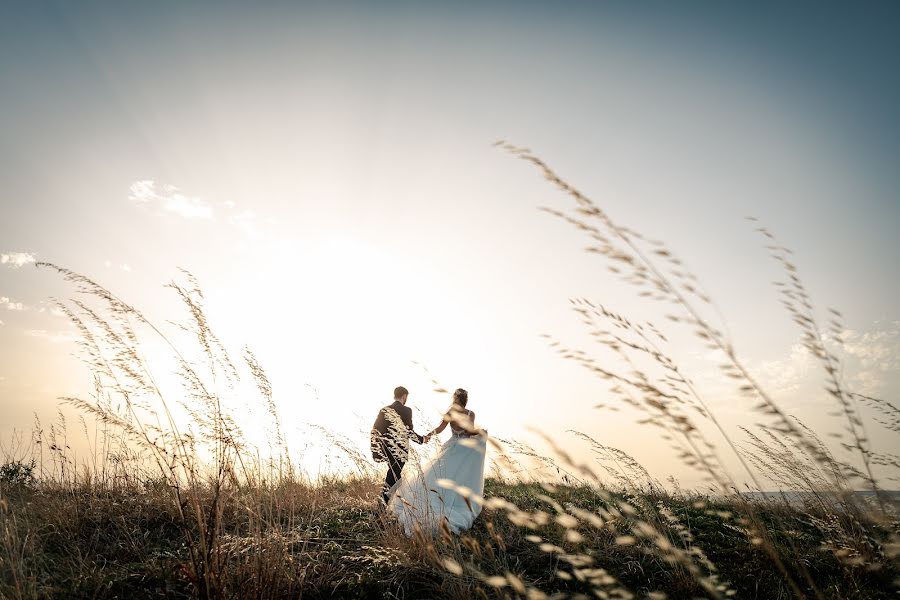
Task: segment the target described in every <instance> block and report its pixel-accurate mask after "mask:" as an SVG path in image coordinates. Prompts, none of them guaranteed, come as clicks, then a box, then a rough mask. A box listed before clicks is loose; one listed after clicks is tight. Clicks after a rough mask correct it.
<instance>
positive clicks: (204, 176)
mask: <svg viewBox="0 0 900 600" xmlns="http://www.w3.org/2000/svg"><path fill="white" fill-rule="evenodd" d="M898 12H900V9H898V8H897V7H896V6H895V5H892V4H891V3H872V4H869V5H867V6H865V7H863V8H859V7H851V6H815V7H813V6H791V7H787V6H778V5H776V4H771V5H760V4H754V5H752V6H751V5H746V6H743V7H738V6H735V5H729V6H726V5H723V4H717V3H712V2H709V3H690V4H688V3H684V4H680V5H679V6H677V7H676V6H675V5H673V4H672V3H656V4H654V3H649V4H648V3H642V4H641V5H640V6H638V5H637V4H634V3H624V2H623V3H602V4H599V3H554V4H552V5H545V4H538V3H514V4H513V3H508V4H506V3H486V4H481V3H469V4H461V3H453V4H452V5H451V4H443V5H442V4H437V3H434V4H429V5H423V4H399V3H388V4H384V3H379V5H378V7H377V8H375V7H374V6H373V5H369V4H352V3H331V2H329V3H320V4H302V3H263V4H261V5H254V6H253V7H252V9H251V8H250V7H246V6H243V5H240V4H237V3H234V4H221V3H216V4H204V3H191V4H190V5H187V4H176V3H169V4H149V3H148V4H143V5H140V6H138V5H129V6H125V5H122V4H120V3H106V4H104V3H80V4H77V5H76V4H74V3H67V2H60V3H47V2H22V3H5V4H4V5H3V7H2V8H0V106H2V110H0V131H2V132H3V136H2V141H0V182H2V186H3V187H2V196H0V208H2V214H3V216H4V218H3V219H2V221H0V252H3V253H4V254H6V255H7V257H8V258H9V259H8V261H7V263H6V265H5V266H6V267H9V265H12V264H14V262H15V261H14V260H13V257H14V256H26V255H27V256H32V255H33V256H34V257H36V258H37V259H38V260H50V261H53V262H57V263H60V264H64V265H66V266H70V267H71V268H73V269H76V270H79V271H83V272H85V273H87V274H89V275H92V276H95V277H96V278H97V279H100V280H102V281H104V282H105V283H106V284H108V285H109V286H110V287H113V288H114V289H116V290H118V291H121V292H122V294H123V295H125V296H127V297H129V298H132V299H133V301H134V302H135V303H137V304H141V305H142V306H144V307H145V308H147V309H148V310H151V311H158V313H159V315H160V316H161V318H169V317H170V316H169V315H167V314H166V310H168V308H167V307H168V306H169V305H167V304H166V298H167V296H166V294H165V291H164V290H163V289H162V288H161V284H162V283H164V282H165V281H167V280H169V279H170V278H171V277H173V276H174V274H175V269H176V267H177V266H182V267H186V268H189V269H191V270H192V271H194V272H195V273H196V274H197V275H198V277H199V278H200V280H201V282H203V283H204V285H205V286H206V288H207V292H208V296H209V298H210V305H211V310H213V311H215V312H216V313H217V315H218V316H219V317H220V322H221V323H222V324H223V325H222V326H223V328H224V329H226V333H227V334H228V336H226V337H230V338H231V339H234V340H235V342H236V343H238V344H239V343H241V342H243V341H248V342H250V343H251V344H252V345H253V346H254V347H255V348H256V349H257V352H258V353H259V354H260V356H261V358H262V359H263V361H264V363H266V364H269V365H270V366H271V369H272V370H273V378H274V380H275V381H276V383H277V384H279V383H280V385H281V388H280V389H282V390H284V392H283V393H284V396H285V397H286V398H295V397H296V396H297V394H299V393H300V392H299V390H302V389H305V388H304V386H305V384H306V383H313V384H316V385H317V386H318V387H319V388H320V389H321V390H323V393H324V394H326V395H327V394H330V398H331V399H333V400H334V401H335V403H336V404H338V405H339V404H340V403H341V402H345V403H346V408H347V410H346V411H345V412H344V413H340V414H336V415H332V414H323V415H320V417H321V419H320V420H322V421H324V422H327V423H328V424H329V425H331V426H338V425H339V423H340V422H342V421H346V420H347V419H348V418H349V417H348V416H347V415H348V414H350V413H359V414H367V411H371V409H372V407H373V406H374V407H376V408H377V405H378V403H379V402H380V397H379V396H378V390H381V389H390V388H392V387H393V385H395V383H394V382H396V381H398V380H403V381H407V382H409V381H413V382H417V380H416V379H415V378H416V377H417V376H418V375H417V374H416V372H415V371H414V370H410V367H409V366H408V363H409V360H411V359H415V360H421V361H423V362H426V363H428V364H429V365H430V366H431V368H432V369H433V370H435V371H436V372H443V373H445V377H446V378H447V379H450V380H452V381H453V382H454V383H448V385H451V386H453V385H463V384H464V383H465V382H469V383H465V385H466V386H467V387H469V388H474V390H473V391H475V392H476V393H473V396H472V398H473V400H474V399H475V398H477V397H478V394H477V391H479V390H480V391H481V392H482V398H483V399H484V400H483V401H484V402H485V403H486V404H487V405H488V406H489V407H485V409H484V410H481V411H479V415H482V416H483V417H484V418H485V419H488V420H490V419H495V420H498V421H502V420H504V419H508V420H510V421H511V422H510V424H509V429H510V430H519V429H521V428H522V427H525V426H526V425H528V424H533V423H535V422H546V421H548V420H549V425H548V426H552V427H555V428H557V429H559V430H560V431H562V430H564V429H565V428H567V427H571V423H572V422H573V421H574V422H582V423H585V422H587V423H592V427H593V430H592V431H593V433H595V434H597V435H601V436H608V439H610V440H612V441H613V442H615V443H617V444H621V445H627V444H628V443H629V441H630V439H631V437H633V433H632V435H631V436H629V435H623V434H621V433H620V432H621V431H626V430H625V429H623V428H622V427H617V426H613V423H615V421H609V420H607V418H606V417H601V418H598V417H596V416H595V415H596V412H594V411H592V409H591V408H590V407H591V406H593V404H594V403H595V402H594V400H595V399H596V397H597V396H598V395H602V394H603V387H602V385H601V384H600V383H599V382H596V381H594V380H593V379H590V378H588V377H586V376H585V375H584V374H582V373H580V372H578V371H577V370H575V369H574V368H573V367H572V366H571V365H568V364H566V363H564V362H562V361H558V360H557V359H555V357H554V356H553V354H552V353H550V352H548V351H547V349H546V348H545V346H544V342H543V341H542V340H541V339H540V338H539V336H538V334H539V333H543V332H548V331H549V332H553V333H555V334H558V335H559V336H560V337H563V338H572V339H576V340H577V339H579V336H580V335H581V333H582V332H581V331H580V329H579V326H578V322H577V320H576V319H574V318H573V317H572V316H571V315H570V314H569V312H568V309H567V303H568V298H569V297H570V296H575V295H585V296H588V297H592V298H599V299H601V300H602V301H604V302H606V303H607V304H609V305H611V306H613V307H614V308H618V309H620V310H623V311H626V312H627V311H629V310H635V311H638V312H640V311H641V310H643V309H642V308H641V307H640V306H639V305H638V304H637V303H636V302H635V301H634V299H633V297H632V296H630V295H629V294H630V292H629V290H627V289H623V288H622V287H621V286H619V285H618V284H617V283H616V282H615V281H614V280H612V279H611V278H609V277H607V276H606V275H604V274H603V272H602V268H601V267H600V266H598V264H597V263H596V260H595V259H594V258H593V257H591V256H587V255H584V254H583V253H582V252H581V248H582V246H583V245H584V244H583V240H581V239H580V238H578V237H577V236H576V235H574V232H573V231H572V230H571V229H570V228H567V227H565V226H564V225H561V224H559V223H555V222H553V221H552V220H549V219H548V217H547V216H546V215H544V214H542V213H540V212H538V211H537V210H535V209H536V207H538V206H541V205H552V206H564V205H565V199H564V198H561V197H560V196H559V195H558V194H557V193H556V192H554V190H553V189H552V188H550V187H549V186H548V185H547V184H546V183H544V182H543V181H541V180H540V178H539V177H538V175H537V174H536V173H535V172H533V171H532V170H529V169H528V168H526V167H525V166H524V165H523V164H520V163H519V162H517V161H515V160H513V159H512V158H510V157H508V156H506V155H504V154H503V153H502V152H500V151H498V150H496V149H495V148H493V147H492V146H491V143H492V142H494V141H495V140H497V139H501V138H502V139H508V140H510V141H511V142H513V143H516V144H521V145H526V146H528V147H530V148H532V149H534V150H535V151H536V152H538V153H539V154H540V155H541V156H543V157H544V158H545V159H546V160H548V161H549V162H550V163H551V164H553V165H554V166H555V167H556V168H557V169H558V170H559V171H560V173H561V174H563V175H564V176H565V177H567V178H568V179H570V180H571V181H572V182H573V183H574V184H576V185H577V186H578V187H579V189H582V190H583V191H585V192H587V193H588V194H590V195H591V196H592V197H594V198H595V199H596V200H598V202H599V203H600V204H602V205H603V206H604V207H605V208H606V209H607V210H609V211H610V213H611V214H613V215H614V216H615V217H616V218H618V219H619V220H620V221H621V222H623V223H625V224H627V225H630V226H633V227H635V228H637V229H639V230H641V231H644V232H646V233H647V234H648V235H650V236H652V237H657V238H662V239H665V240H666V241H668V242H669V243H670V245H671V246H672V247H674V248H675V249H676V250H677V251H678V252H679V253H680V254H681V255H682V256H684V257H685V259H686V260H687V262H688V264H690V265H691V266H692V267H693V268H694V270H695V271H696V272H697V274H698V275H699V276H700V278H701V279H702V280H703V281H704V282H705V283H706V285H707V287H708V288H709V289H710V291H711V292H712V293H713V295H714V297H716V298H717V300H718V301H719V303H720V305H721V306H722V309H723V312H724V313H725V314H726V315H727V320H728V323H729V327H730V328H731V330H732V331H733V333H734V336H735V338H736V342H738V346H739V347H740V348H741V349H742V352H744V353H745V354H746V355H747V357H748V360H750V361H751V362H753V364H754V365H755V366H756V367H757V368H759V369H760V370H761V371H764V372H767V373H769V375H771V376H772V377H773V379H774V380H775V381H774V382H773V385H775V386H779V387H780V388H783V389H784V390H786V391H785V394H784V399H785V401H786V402H796V403H797V406H798V407H804V406H805V407H806V408H807V410H808V412H809V413H810V414H812V415H815V414H816V413H817V412H821V410H818V411H817V408H816V407H817V406H819V405H817V404H816V403H817V402H819V399H817V398H818V396H817V392H816V390H818V389H820V387H821V386H820V385H819V384H818V383H816V382H815V381H808V380H806V379H804V380H803V381H800V379H803V378H804V377H806V378H807V379H809V377H808V376H809V375H810V374H809V373H808V371H809V368H810V367H809V365H808V364H807V363H806V359H805V358H804V357H803V356H800V355H797V353H796V352H795V349H794V345H795V344H796V341H797V338H798V334H797V332H796V331H795V330H794V329H793V328H792V327H791V324H790V322H789V320H788V319H787V317H786V316H785V315H784V314H783V312H782V311H781V310H780V307H779V306H778V303H777V296H776V294H775V292H774V291H773V289H772V288H771V286H770V285H769V282H771V281H772V280H773V279H775V278H776V277H777V276H778V271H777V269H776V268H775V267H774V265H773V264H772V263H771V262H770V261H768V260H767V259H766V256H765V252H764V251H763V250H762V248H761V242H760V240H759V239H758V237H757V236H755V235H754V234H753V231H752V228H751V227H749V226H748V224H747V223H746V222H745V221H744V220H743V217H745V216H747V215H754V216H756V217H759V218H760V219H761V220H762V221H763V222H765V223H766V224H767V225H768V226H770V227H771V229H772V230H773V231H775V232H776V233H777V234H779V235H780V236H781V238H782V239H783V241H784V242H785V243H787V244H788V245H789V246H791V247H793V248H795V249H796V251H797V256H796V259H797V262H798V265H799V266H800V267H801V270H802V273H803V275H804V277H805V279H806V281H807V283H808V284H809V287H810V289H811V292H812V293H813V296H814V298H815V299H816V300H817V301H818V302H819V303H820V305H821V306H822V308H823V309H824V307H825V306H835V307H837V308H840V309H841V310H842V311H843V312H844V313H845V314H846V316H847V327H848V328H849V329H850V330H851V332H852V333H853V335H854V336H856V337H854V338H853V339H855V340H856V341H857V342H858V348H862V349H858V352H857V353H856V354H852V356H850V358H849V359H848V361H849V363H848V364H850V365H852V366H853V368H854V369H855V370H856V371H858V373H857V374H853V373H849V374H848V378H851V379H852V378H853V377H858V378H859V382H865V385H866V386H869V387H867V388H866V389H867V390H868V391H870V392H872V393H876V392H877V393H882V394H887V395H890V393H894V395H896V391H897V390H898V389H900V386H898V368H900V367H898V358H897V352H898V348H897V344H898V336H900V333H898V332H897V322H898V320H900V312H898V310H897V308H896V307H897V304H896V298H897V297H900V281H898V278H897V276H896V267H895V266H894V265H895V264H896V262H897V259H898V258H900V241H898V238H897V236H896V231H897V230H898V226H900V202H898V198H900V194H898V193H900V169H898V168H897V167H898V158H900V153H898V150H900V145H898V144H900V141H898V136H897V135H896V133H897V131H898V125H900V108H898V107H900V75H898V70H897V69H896V68H895V65H896V61H897V58H898V56H900V47H898V46H900V42H898V40H897V36H896V35H894V30H895V29H896V25H897V23H898ZM142 182H144V183H142ZM149 182H152V184H151V183H149ZM16 253H21V254H16ZM397 289H401V290H405V292H404V293H402V294H400V293H397V292H396V290H397ZM67 293H68V292H67V290H66V289H65V288H64V287H63V286H60V285H59V282H57V281H55V280H54V279H53V278H52V277H49V276H48V275H47V274H46V273H38V272H35V271H34V270H33V269H31V268H29V267H28V265H26V266H25V267H23V268H4V269H3V270H0V299H3V298H6V299H7V301H6V305H7V309H6V310H5V311H2V312H0V321H2V322H3V325H2V326H0V377H3V379H0V402H2V403H3V404H5V405H7V404H8V405H9V406H10V407H11V408H12V411H11V413H10V415H11V417H10V419H9V421H8V423H7V424H6V426H7V428H11V427H27V426H29V424H30V423H31V420H32V416H31V412H32V410H37V411H38V412H39V413H40V414H42V415H45V416H46V415H52V414H53V411H54V410H55V406H56V400H55V398H56V397H57V396H60V395H63V394H67V393H75V392H74V391H73V390H77V389H80V388H81V387H83V386H84V385H85V376H84V373H83V370H82V369H80V368H79V367H78V365H77V363H75V362H74V360H73V359H71V358H70V357H69V354H70V352H71V350H70V349H68V348H66V347H65V346H66V343H65V339H66V335H65V334H64V332H65V331H66V326H65V324H64V322H61V321H59V320H54V319H58V318H55V317H53V316H52V315H51V314H50V313H49V310H48V306H47V305H46V302H47V300H48V298H49V297H50V296H53V295H56V296H63V297H65V295H66V294H67ZM10 305H11V306H12V307H13V308H9V306H10ZM20 305H21V310H19V308H20ZM42 308H43V309H44V310H43V312H42V311H41V309H42ZM760 323H764V324H765V326H760ZM284 338H287V339H290V340H301V342H295V341H292V342H291V343H290V344H288V343H286V342H285V339H284ZM386 340H387V341H386ZM873 340H874V341H873ZM867 345H868V346H867ZM867 347H868V350H866V348H867ZM348 348H349V349H348ZM679 351H682V352H683V354H684V356H685V357H686V358H685V360H694V359H696V358H697V357H696V356H695V355H694V354H692V352H694V351H693V350H691V349H689V348H679ZM863 355H864V356H863ZM373 356H377V357H378V358H377V360H375V359H373V358H372V357H373ZM338 363H339V364H340V365H341V366H340V368H338V367H336V366H335V365H336V364H338ZM857 363H859V364H857ZM804 365H805V366H804ZM697 368H698V370H699V374H698V378H701V379H702V378H703V376H704V375H703V373H705V371H703V367H702V366H700V365H698V366H697ZM848 368H849V367H848ZM348 371H349V372H350V373H353V374H354V375H353V376H349V375H348ZM786 373H790V374H793V375H792V377H793V379H791V377H786V375H785V374H786ZM860 373H861V374H860ZM350 380H352V383H349V381H350ZM457 382H458V383H457ZM416 385H418V386H419V389H421V390H422V392H423V397H422V398H421V409H422V412H423V414H425V413H428V411H429V410H430V411H431V412H434V411H435V410H437V408H436V407H437V406H438V405H439V404H440V402H442V400H440V399H435V398H431V397H427V398H426V397H424V396H425V392H426V391H427V388H428V384H427V382H425V381H418V382H417V383H414V384H410V387H415V386H416ZM711 385H713V384H711ZM859 385H863V383H859ZM276 387H277V386H276ZM711 390H712V391H711V392H710V393H711V394H713V395H716V394H719V393H720V391H719V390H718V389H717V388H711ZM722 393H723V394H724V392H722ZM349 397H352V398H354V400H353V401H350V400H347V398H349ZM556 397H559V398H564V399H565V402H566V403H567V404H566V406H567V411H564V412H563V413H562V414H558V415H557V414H554V415H553V416H552V417H549V418H548V417H546V415H544V414H543V409H542V407H543V406H544V404H545V403H546V402H547V399H548V398H556ZM362 398H365V400H363V399H362ZM722 400H723V407H722V410H723V411H725V412H726V413H728V411H732V412H733V414H732V416H731V419H730V420H731V421H732V422H734V423H740V422H742V419H744V418H745V417H746V418H749V417H747V416H746V415H745V414H742V412H741V411H742V409H740V408H735V405H734V404H733V403H732V402H731V400H729V399H727V397H726V396H724V395H723V396H722ZM510 403H512V404H514V405H515V406H516V407H517V408H519V409H520V410H517V411H516V416H515V417H514V418H510V417H509V407H510ZM286 404H288V405H289V404H290V402H289V401H286ZM285 410H290V409H289V407H286V408H285ZM428 414H431V413H428ZM623 419H624V417H623ZM624 422H625V421H623V423H624ZM826 426H827V424H825V423H824V422H823V423H822V427H826ZM496 429H497V428H496V427H494V430H496ZM617 436H618V437H617ZM638 454H639V452H638ZM639 458H641V459H642V460H644V461H645V462H648V463H651V465H650V466H654V465H653V464H652V463H655V465H656V466H658V467H659V468H660V469H663V470H665V469H675V467H674V466H672V465H671V461H669V460H668V459H666V458H665V457H659V456H658V455H657V454H656V453H654V452H653V451H647V452H646V454H645V455H644V456H639Z"/></svg>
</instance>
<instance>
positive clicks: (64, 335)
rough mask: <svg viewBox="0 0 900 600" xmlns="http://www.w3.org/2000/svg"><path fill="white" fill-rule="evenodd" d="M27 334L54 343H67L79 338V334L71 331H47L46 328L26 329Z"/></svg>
mask: <svg viewBox="0 0 900 600" xmlns="http://www.w3.org/2000/svg"><path fill="white" fill-rule="evenodd" d="M25 335H27V336H28V337H33V338H40V339H44V340H47V341H49V342H53V343H54V344H65V343H69V342H74V341H76V340H77V339H78V336H76V335H75V333H74V332H71V331H47V330H46V329H26V330H25Z"/></svg>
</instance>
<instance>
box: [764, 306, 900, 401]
mask: <svg viewBox="0 0 900 600" xmlns="http://www.w3.org/2000/svg"><path fill="white" fill-rule="evenodd" d="M841 339H842V340H843V342H839V341H838V340H836V339H833V338H828V339H826V340H825V343H826V346H827V347H828V349H829V350H830V351H831V352H833V353H836V354H837V355H838V356H839V357H840V359H841V363H842V365H843V368H842V375H843V378H844V380H845V384H846V385H847V386H848V387H849V390H850V391H852V392H857V393H862V394H876V395H877V394H879V393H882V392H884V391H885V387H886V386H887V385H888V381H889V380H890V379H891V376H892V374H896V373H897V372H898V371H900V321H893V322H888V323H877V324H875V326H874V327H873V328H872V329H870V330H868V331H854V330H846V331H844V332H843V333H842V334H841ZM822 368H823V367H822V363H821V361H820V360H818V359H816V358H815V357H814V356H813V355H812V354H811V353H810V352H809V350H807V349H806V347H805V346H803V345H802V344H796V345H794V346H793V347H792V348H791V353H790V355H788V356H785V357H783V358H780V359H776V360H769V361H764V362H762V363H759V364H757V365H755V366H754V367H753V368H752V369H751V370H752V371H753V374H754V376H756V377H757V378H758V379H759V380H760V381H762V382H763V383H764V385H766V386H768V388H769V389H770V390H771V391H773V392H775V393H780V394H792V393H797V392H798V391H801V390H802V389H803V388H804V387H805V386H812V387H813V388H819V387H821V381H822V377H823V373H822Z"/></svg>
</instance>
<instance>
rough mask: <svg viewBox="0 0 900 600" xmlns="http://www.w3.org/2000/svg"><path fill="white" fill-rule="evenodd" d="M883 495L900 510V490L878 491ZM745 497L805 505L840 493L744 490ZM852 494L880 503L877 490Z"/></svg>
mask: <svg viewBox="0 0 900 600" xmlns="http://www.w3.org/2000/svg"><path fill="white" fill-rule="evenodd" d="M878 494H879V495H880V496H881V499H882V500H883V501H884V502H885V503H887V504H890V505H891V506H892V507H893V508H894V509H895V510H900V490H888V491H882V492H878ZM742 495H743V496H744V497H747V498H750V499H753V500H759V501H762V502H766V501H769V502H784V501H786V502H787V503H788V504H790V505H792V506H803V505H804V504H817V503H818V502H819V500H818V498H820V497H822V496H825V497H828V496H829V495H830V496H832V497H833V499H834V501H835V502H837V501H838V498H839V494H837V493H834V492H819V493H818V494H814V493H812V492H794V491H784V492H744V493H743V494H742ZM851 495H852V496H853V498H854V499H855V500H857V501H858V502H860V503H862V504H871V505H872V506H876V505H877V504H878V498H877V497H876V494H875V492H873V491H871V490H856V491H854V492H851Z"/></svg>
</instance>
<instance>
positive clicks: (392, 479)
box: [381, 454, 406, 505]
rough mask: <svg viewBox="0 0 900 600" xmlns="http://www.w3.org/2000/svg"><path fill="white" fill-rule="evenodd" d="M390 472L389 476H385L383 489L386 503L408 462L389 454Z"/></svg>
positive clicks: (382, 493)
mask: <svg viewBox="0 0 900 600" xmlns="http://www.w3.org/2000/svg"><path fill="white" fill-rule="evenodd" d="M387 463H388V472H387V476H386V477H385V478H384V486H383V487H382V489H381V499H382V500H383V501H384V503H385V505H387V503H388V498H389V496H390V493H391V488H392V487H394V484H395V483H397V482H398V481H400V477H401V473H402V471H403V465H405V464H406V461H402V460H399V459H397V458H395V457H393V456H391V455H390V454H388V460H387Z"/></svg>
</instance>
